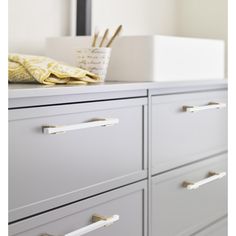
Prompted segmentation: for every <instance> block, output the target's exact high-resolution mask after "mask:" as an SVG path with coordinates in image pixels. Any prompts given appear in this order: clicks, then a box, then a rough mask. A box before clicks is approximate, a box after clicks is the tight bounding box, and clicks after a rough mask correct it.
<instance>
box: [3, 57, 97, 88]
mask: <svg viewBox="0 0 236 236" xmlns="http://www.w3.org/2000/svg"><path fill="white" fill-rule="evenodd" d="M8 75H9V76H8V80H9V82H14V83H35V82H38V83H40V84H87V83H97V82H101V81H102V80H101V79H100V77H99V76H97V75H95V74H93V73H90V72H89V71H86V70H83V69H80V68H77V67H73V66H69V65H65V64H63V63H59V62H57V61H55V60H53V59H51V58H48V57H43V56H33V55H22V54H10V55H9V56H8Z"/></svg>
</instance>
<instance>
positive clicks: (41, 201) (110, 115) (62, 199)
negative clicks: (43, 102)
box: [9, 98, 147, 221]
mask: <svg viewBox="0 0 236 236" xmlns="http://www.w3.org/2000/svg"><path fill="white" fill-rule="evenodd" d="M146 102H147V101H146V99H144V98H140V99H128V100H117V101H104V102H94V103H82V104H72V105H61V106H50V107H38V108H27V109H16V110H10V114H9V117H10V122H9V205H10V221H14V220H17V219H20V218H22V217H26V216H30V215H33V214H35V213H39V212H43V211H45V210H48V209H51V208H54V207H57V206H60V205H62V204H67V203H69V202H73V201H77V200H79V199H82V198H85V197H88V196H92V195H94V194H98V193H101V192H104V191H107V190H109V189H112V188H116V187H119V186H122V185H125V184H129V183H131V182H135V181H138V180H141V179H144V178H146V176H147V164H146V162H147V156H146V126H147V124H146ZM55 127H56V128H55ZM62 131H66V132H62ZM51 132H52V134H50V133H51ZM53 132H58V133H57V134H53Z"/></svg>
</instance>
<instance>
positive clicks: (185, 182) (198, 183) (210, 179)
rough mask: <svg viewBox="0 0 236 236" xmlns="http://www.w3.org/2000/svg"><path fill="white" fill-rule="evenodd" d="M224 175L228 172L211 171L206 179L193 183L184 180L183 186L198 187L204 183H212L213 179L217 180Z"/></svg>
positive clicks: (188, 187)
mask: <svg viewBox="0 0 236 236" xmlns="http://www.w3.org/2000/svg"><path fill="white" fill-rule="evenodd" d="M224 176H226V172H221V173H215V172H209V177H207V178H206V179H203V180H200V181H198V182H196V183H191V182H188V181H184V182H183V187H185V188H186V189H188V190H193V189H197V188H199V187H200V186H202V185H205V184H207V183H210V182H212V181H215V180H217V179H221V178H223V177H224Z"/></svg>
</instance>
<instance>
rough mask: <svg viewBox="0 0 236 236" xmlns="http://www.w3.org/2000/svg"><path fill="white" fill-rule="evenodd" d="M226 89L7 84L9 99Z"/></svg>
mask: <svg viewBox="0 0 236 236" xmlns="http://www.w3.org/2000/svg"><path fill="white" fill-rule="evenodd" d="M223 88H227V80H226V79H225V80H204V81H201V80H198V81H178V82H141V83H140V82H104V83H99V84H91V85H84V86H81V85H80V86H78V85H53V86H52V85H40V84H9V93H8V94H9V99H17V98H33V97H45V96H60V95H79V94H81V95H82V94H93V93H107V92H109V93H110V92H119V91H134V90H148V89H151V90H155V92H156V93H158V91H159V92H160V93H163V91H166V92H168V91H171V92H174V91H176V92H178V91H184V90H190V91H194V90H196V91H197V90H208V89H223Z"/></svg>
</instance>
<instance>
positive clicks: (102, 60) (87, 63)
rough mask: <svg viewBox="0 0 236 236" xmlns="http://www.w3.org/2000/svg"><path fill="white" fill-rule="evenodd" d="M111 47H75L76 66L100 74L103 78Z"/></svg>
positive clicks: (103, 78)
mask: <svg viewBox="0 0 236 236" xmlns="http://www.w3.org/2000/svg"><path fill="white" fill-rule="evenodd" d="M110 56H111V48H105V47H104V48H103V47H101V48H99V47H93V48H80V49H77V56H76V57H77V64H76V65H77V66H78V67H80V68H82V69H85V70H88V71H90V72H92V73H94V74H97V75H99V76H100V78H101V79H102V80H105V78H106V74H107V69H108V64H109V60H110Z"/></svg>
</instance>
